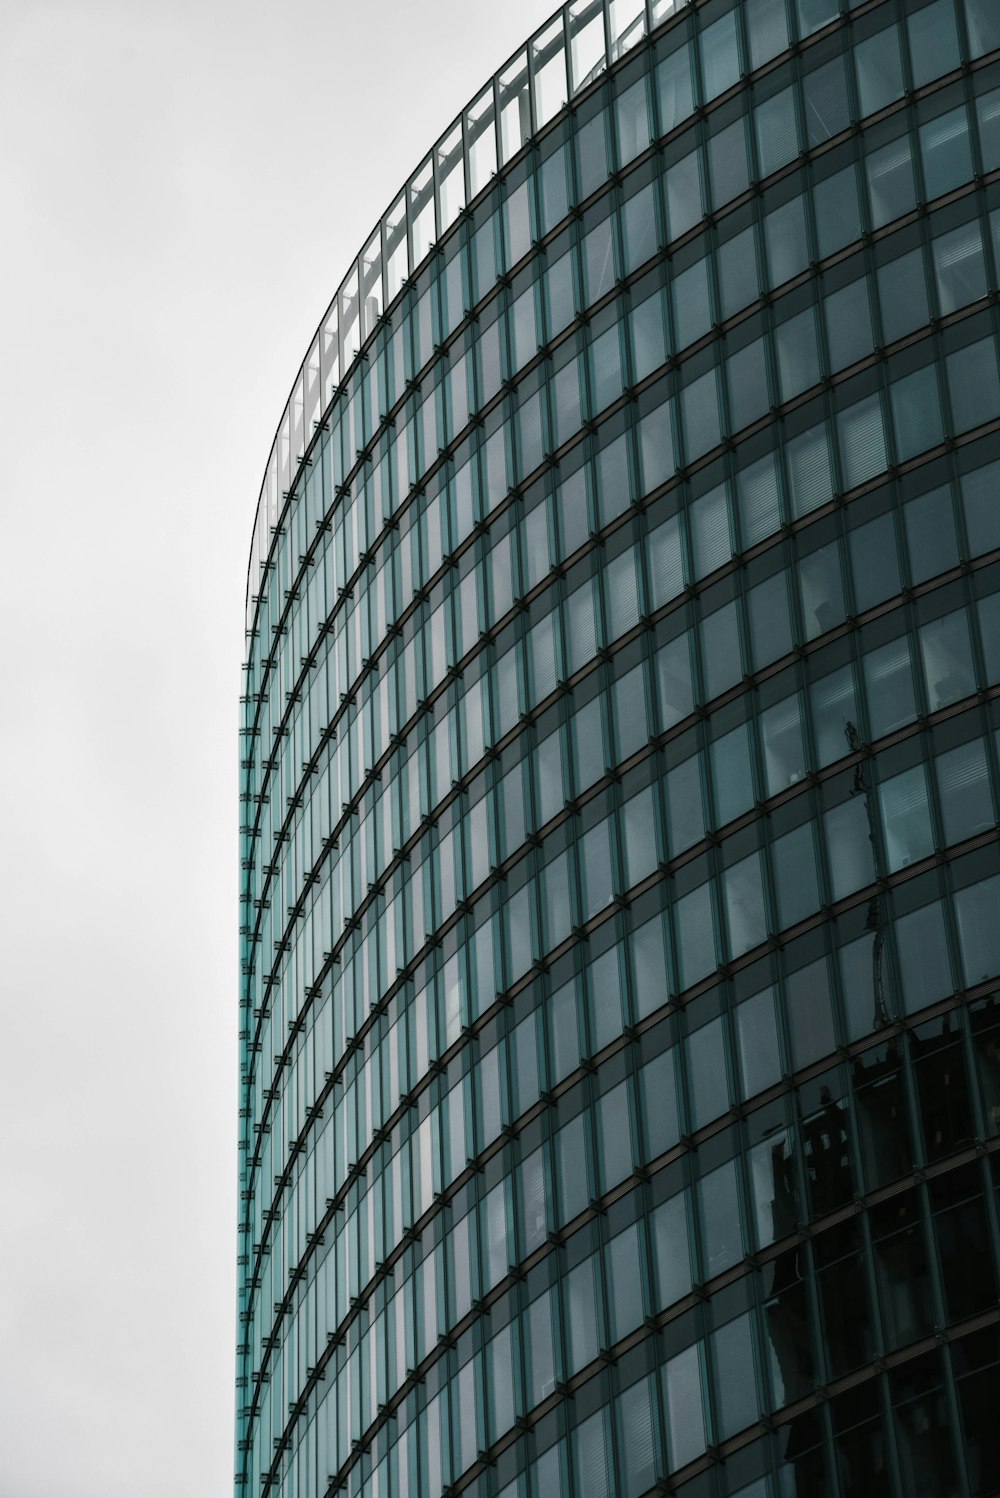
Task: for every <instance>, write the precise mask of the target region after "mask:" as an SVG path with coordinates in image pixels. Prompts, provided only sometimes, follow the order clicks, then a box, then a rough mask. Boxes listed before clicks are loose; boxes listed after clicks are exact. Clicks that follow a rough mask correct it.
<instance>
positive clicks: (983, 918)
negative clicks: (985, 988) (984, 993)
mask: <svg viewBox="0 0 1000 1498" xmlns="http://www.w3.org/2000/svg"><path fill="white" fill-rule="evenodd" d="M998 901H1000V874H998V875H995V876H994V877H993V878H992V879H984V880H983V881H982V883H980V884H973V885H971V886H970V887H969V888H968V889H961V890H959V891H958V892H957V893H956V895H955V914H956V916H957V917H958V938H959V944H960V946H961V950H962V967H963V969H964V972H965V982H966V984H967V985H968V986H969V987H970V988H971V987H972V986H973V984H976V983H982V982H983V981H984V980H986V979H988V978H993V977H995V976H996V975H997V973H998V972H1000V922H998V921H997V918H996V914H997V909H998Z"/></svg>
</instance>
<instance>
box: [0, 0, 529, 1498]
mask: <svg viewBox="0 0 1000 1498" xmlns="http://www.w3.org/2000/svg"><path fill="white" fill-rule="evenodd" d="M552 8H553V7H552V6H551V5H550V3H549V0H509V3H507V4H505V5H504V6H500V7H486V6H479V5H476V6H470V5H469V4H468V3H467V0H466V3H463V0H421V3H419V4H412V3H408V4H407V3H402V0H391V3H388V4H383V5H381V6H380V7H378V8H377V9H375V10H373V9H372V8H371V7H369V8H367V9H364V8H362V7H355V6H348V5H346V4H345V3H343V0H330V3H326V4H323V3H319V0H290V3H287V4H284V5H282V6H280V7H275V6H273V5H270V4H263V3H261V0H249V3H248V0H243V3H239V4H237V3H236V0H197V3H195V0H169V3H168V0H158V3H146V4H143V5H136V4H134V3H130V0H106V3H105V0H0V140H2V142H3V145H2V146H0V201H2V203H3V230H2V233H0V348H2V350H3V356H2V359H0V395H2V402H3V407H2V409H3V413H4V416H3V421H2V423H0V461H2V473H3V485H2V505H3V526H2V553H0V554H2V564H0V566H2V581H0V623H2V628H3V636H4V640H5V651H4V665H3V733H2V734H0V775H2V784H3V788H4V803H3V821H2V827H3V861H2V869H3V874H2V878H3V891H2V895H3V898H2V917H0V942H2V951H3V954H4V963H3V979H2V986H0V993H2V1029H0V1047H2V1055H3V1059H4V1109H3V1111H4V1121H3V1126H2V1128H0V1191H2V1195H3V1200H4V1202H5V1221H4V1225H3V1230H2V1232H0V1274H2V1283H3V1287H4V1288H3V1294H2V1297H0V1340H2V1345H3V1347H4V1354H5V1355H4V1359H3V1367H2V1372H0V1404H2V1407H3V1410H4V1422H3V1424H4V1441H3V1445H2V1448H0V1498H55V1495H58V1498H137V1495H142V1498H161V1495H162V1498H167V1495H169V1498H181V1495H187V1494H191V1495H197V1498H207V1495H210V1494H220V1493H227V1492H228V1491H229V1490H230V1487H231V1480H232V1469H233V1456H232V1414H233V1402H234V1399H233V1387H232V1384H233V1346H234V1340H235V1339H234V1296H235V1267H234V1263H233V1257H234V1251H235V1216H236V1201H235V1193H236V1163H235V1162H236V1155H235V1142H236V1127H235V1116H236V1090H237V1089H236V1083H237V1049H236V1030H237V856H238V853H237V835H236V833H237V768H238V742H237V728H238V696H239V690H240V662H241V653H242V646H243V601H244V587H245V580H246V560H247V553H248V548H249V543H250V535H251V527H252V523H253V516H254V508H255V504H256V498H257V493H258V489H259V485H260V481H261V477H262V472H263V468H264V464H265V461H266V458H267V455H268V451H269V447H270V442H271V438H272V436H273V432H274V428H275V425H276V423H277V421H278V418H279V416H280V415H281V412H282V409H283V406H284V402H285V400H286V398H287V395H288V391H289V387H290V385H291V381H292V378H293V376H294V374H295V372H296V370H297V368H298V365H299V362H300V360H301V358H302V356H303V354H304V353H305V351H306V348H307V346H308V342H309V339H310V338H311V336H312V333H313V331H314V330H315V327H316V324H317V322H318V321H319V319H320V317H321V315H322V313H323V312H324V310H325V308H326V304H327V301H328V299H329V297H330V296H331V295H332V293H333V291H334V290H335V289H336V286H337V285H338V284H339V281H340V278H341V276H342V275H343V273H344V271H345V270H346V269H347V267H348V265H349V263H350V261H351V259H352V258H353V257H354V256H355V255H356V254H357V252H358V250H359V248H360V246H361V243H362V241H363V239H364V238H365V236H366V235H367V233H368V231H369V230H370V228H371V227H372V225H373V224H374V223H375V221H376V219H377V218H378V216H379V215H380V214H381V212H382V211H383V210H384V208H385V207H386V205H387V204H388V202H389V200H390V198H391V197H392V196H393V194H394V193H395V192H396V190H397V189H398V188H399V186H400V185H401V184H402V183H403V181H404V180H405V178H406V177H407V175H408V174H409V173H410V171H411V170H412V169H413V167H414V166H415V165H416V164H417V161H416V157H415V154H414V153H415V151H417V150H419V149H421V148H422V147H423V146H424V145H425V144H426V143H427V142H429V141H431V140H433V139H435V138H436V136H437V135H438V134H439V132H440V131H441V130H443V129H444V127H445V126H446V125H448V124H449V123H450V121H451V120H452V119H453V118H454V116H455V115H456V114H457V112H458V111H459V110H460V108H461V107H462V106H463V105H464V104H465V103H466V102H467V100H468V99H469V98H470V97H471V96H472V94H473V93H474V92H475V90H476V89H477V87H478V86H479V85H480V83H482V82H483V81H485V80H486V79H487V78H488V77H489V76H490V75H491V74H492V73H493V72H494V71H495V70H496V68H497V66H498V65H499V64H500V62H501V61H502V59H503V58H505V57H506V56H507V55H508V54H509V53H511V52H512V51H513V50H514V49H515V48H516V47H517V46H518V45H519V43H521V42H522V41H523V40H524V38H525V37H526V36H527V35H528V34H529V32H530V31H531V30H532V29H533V28H534V27H535V26H537V25H538V24H540V23H541V22H542V21H543V20H544V19H545V18H546V16H547V15H548V14H549V12H550V10H551V9H552Z"/></svg>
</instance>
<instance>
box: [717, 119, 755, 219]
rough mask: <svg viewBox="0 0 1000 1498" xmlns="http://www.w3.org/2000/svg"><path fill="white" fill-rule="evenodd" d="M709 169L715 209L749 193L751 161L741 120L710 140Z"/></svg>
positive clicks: (744, 127)
mask: <svg viewBox="0 0 1000 1498" xmlns="http://www.w3.org/2000/svg"><path fill="white" fill-rule="evenodd" d="M708 168H709V176H710V178H711V183H712V206H713V207H714V208H721V207H722V205H723V204H724V203H729V202H731V201H732V200H733V198H736V197H739V195H740V193H741V192H745V191H746V189H747V186H748V185H749V182H750V160H749V155H748V152H747V140H746V124H745V121H744V120H743V119H742V117H741V118H740V119H738V120H734V121H733V123H732V124H731V125H727V126H726V128H725V130H720V131H718V132H717V133H716V134H715V135H713V136H711V137H710V139H709V142H708Z"/></svg>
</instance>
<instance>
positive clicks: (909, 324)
mask: <svg viewBox="0 0 1000 1498" xmlns="http://www.w3.org/2000/svg"><path fill="white" fill-rule="evenodd" d="M878 295H879V303H880V305H881V308H882V328H883V331H884V334H885V341H886V343H887V344H889V343H895V341H896V339H897V338H903V337H904V336H905V335H906V334H907V333H912V332H913V330H914V329H915V328H920V327H924V326H925V325H926V323H927V322H928V321H929V318H930V309H929V308H928V305H927V281H926V278H925V276H924V262H923V252H922V251H921V250H919V249H916V250H910V252H909V253H908V254H906V255H900V256H899V257H898V258H897V259H896V260H892V261H890V262H889V264H888V265H882V266H880V267H879V269H878Z"/></svg>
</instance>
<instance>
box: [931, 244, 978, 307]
mask: <svg viewBox="0 0 1000 1498" xmlns="http://www.w3.org/2000/svg"><path fill="white" fill-rule="evenodd" d="M931 248H932V252H933V255H934V274H935V277H936V279H937V293H938V304H939V306H940V308H941V312H942V314H944V315H947V313H949V312H954V311H955V310H956V309H957V308H959V307H965V306H967V305H968V303H969V302H975V301H978V300H979V298H980V297H981V296H985V295H986V293H987V291H988V290H989V287H988V285H987V281H986V262H985V260H984V259H983V236H982V233H981V231H980V228H979V225H978V223H976V222H975V221H973V222H972V223H970V224H962V225H961V226H960V227H959V228H958V229H952V231H951V232H950V233H949V234H939V235H938V237H937V238H936V239H935V240H934V242H933V245H932V246H931Z"/></svg>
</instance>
